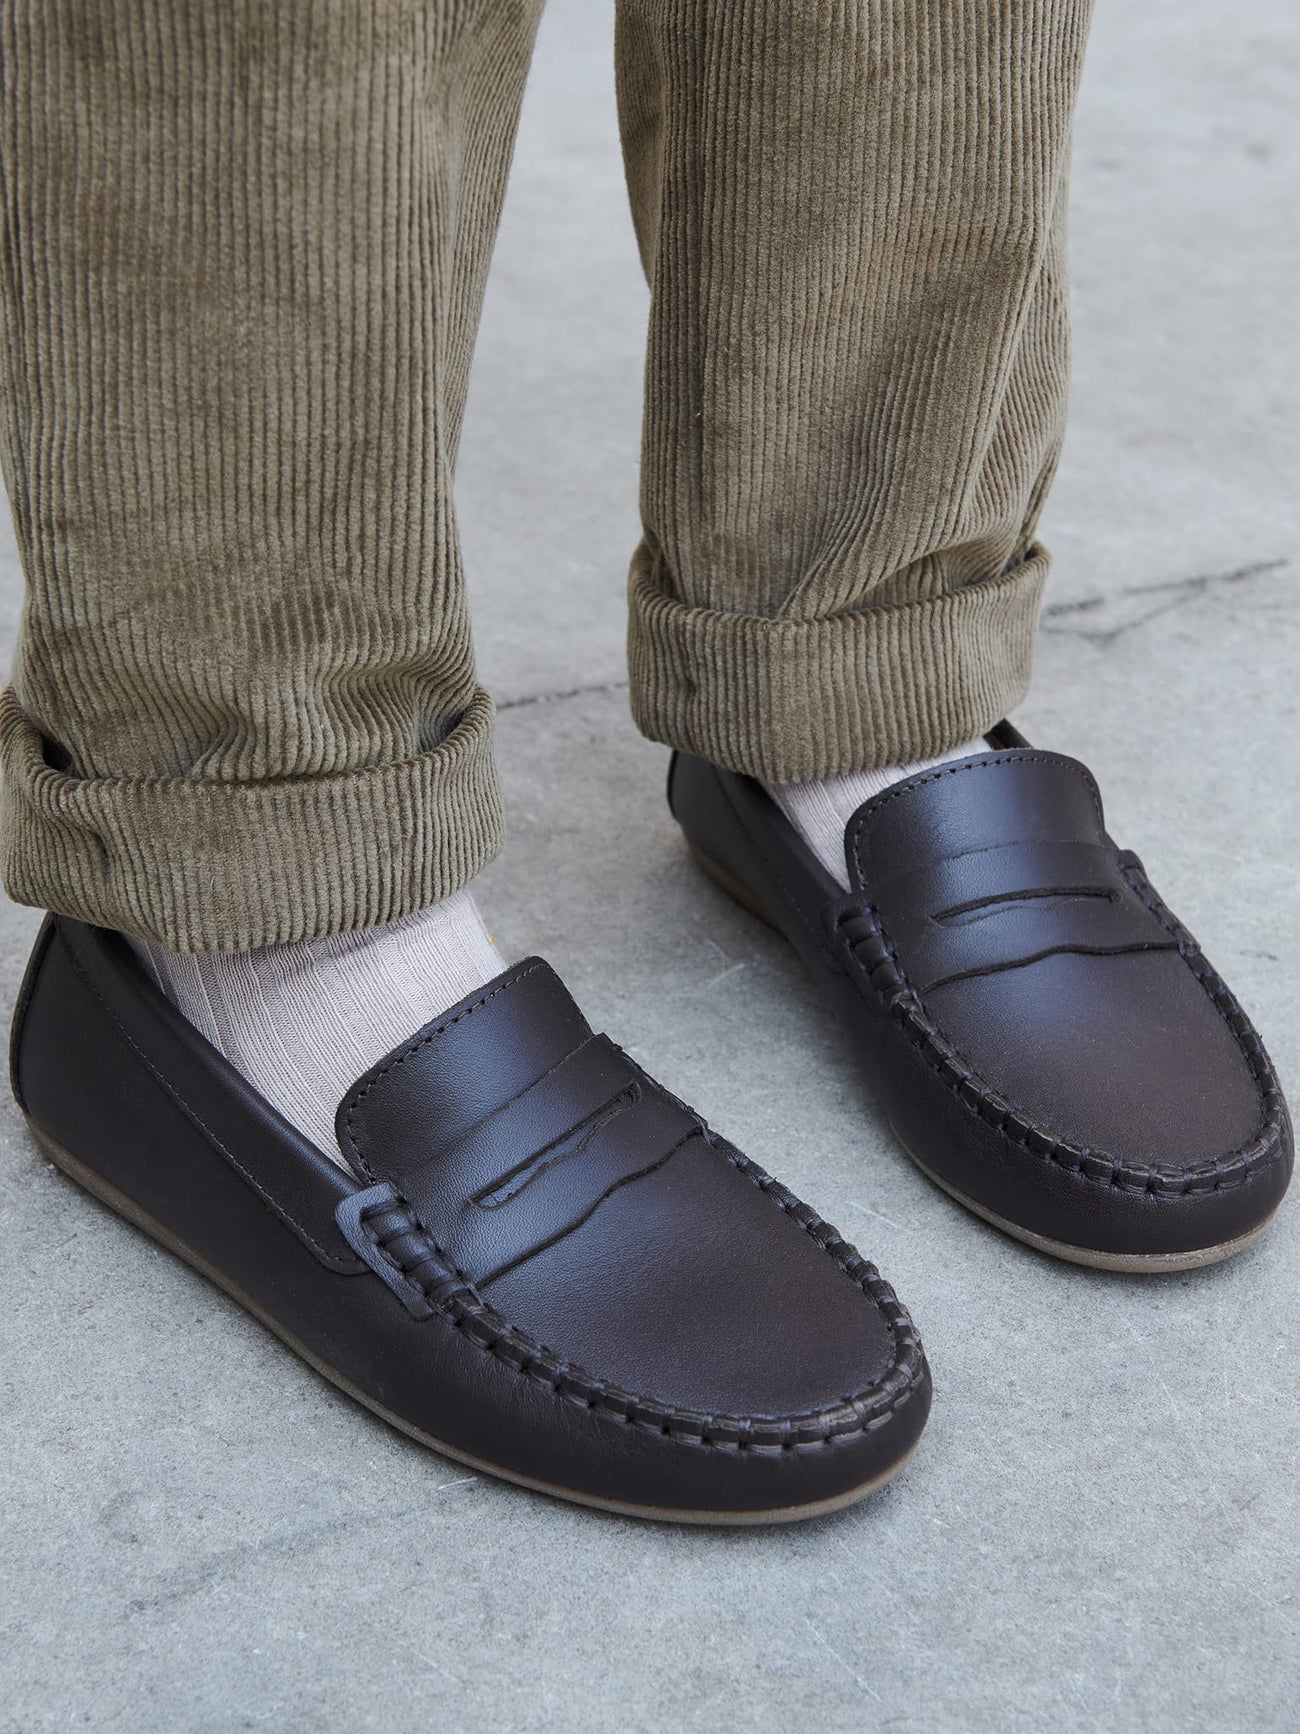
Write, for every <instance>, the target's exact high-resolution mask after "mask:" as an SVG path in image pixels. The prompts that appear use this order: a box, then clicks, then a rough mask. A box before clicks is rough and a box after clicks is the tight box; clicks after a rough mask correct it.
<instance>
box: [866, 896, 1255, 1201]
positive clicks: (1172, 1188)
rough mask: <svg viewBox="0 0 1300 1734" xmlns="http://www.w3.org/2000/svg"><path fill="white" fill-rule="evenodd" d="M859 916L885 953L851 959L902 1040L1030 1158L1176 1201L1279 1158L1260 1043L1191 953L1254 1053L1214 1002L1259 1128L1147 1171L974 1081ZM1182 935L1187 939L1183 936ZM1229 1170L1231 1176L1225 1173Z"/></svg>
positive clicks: (879, 922) (888, 943)
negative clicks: (1175, 1166)
mask: <svg viewBox="0 0 1300 1734" xmlns="http://www.w3.org/2000/svg"><path fill="white" fill-rule="evenodd" d="M1135 890H1136V887H1135ZM1153 894H1154V893H1153ZM864 913H866V914H869V915H870V916H871V918H872V919H873V920H874V922H875V924H876V926H875V936H876V937H878V938H879V940H880V942H881V944H882V946H883V947H884V950H885V956H884V957H882V958H881V959H879V960H877V962H876V963H875V964H873V965H872V966H871V967H870V968H868V967H867V966H866V965H865V964H864V963H863V962H862V960H861V959H859V958H857V957H856V954H854V961H855V962H856V963H857V964H858V968H859V969H860V970H861V972H862V974H863V975H864V976H865V977H866V979H867V983H868V985H869V986H870V987H871V989H872V991H873V992H874V993H875V994H876V996H877V997H878V998H879V999H880V1000H881V1001H882V1002H883V1003H884V1005H885V1007H886V1009H887V1010H888V1012H889V1013H890V1015H891V1016H892V1017H894V1018H895V1020H896V1021H898V1022H900V1023H901V1024H902V1025H903V1027H904V1030H905V1033H906V1034H907V1036H908V1039H910V1040H911V1041H912V1042H913V1045H914V1046H916V1047H918V1048H919V1049H920V1051H921V1053H922V1057H923V1058H924V1059H925V1060H926V1063H927V1064H928V1065H930V1067H931V1069H932V1070H934V1071H935V1072H937V1073H938V1074H939V1075H940V1082H941V1083H943V1084H945V1085H946V1086H947V1088H948V1090H949V1091H950V1093H951V1094H953V1095H955V1096H956V1097H957V1099H958V1101H959V1102H960V1103H961V1104H962V1106H963V1107H965V1108H966V1109H967V1110H968V1111H969V1112H970V1113H973V1114H975V1115H976V1116H977V1117H979V1118H981V1119H983V1120H984V1121H985V1122H986V1124H990V1125H992V1126H993V1127H994V1129H995V1130H997V1131H999V1132H1001V1133H1002V1135H1003V1136H1004V1137H1006V1138H1007V1139H1008V1140H1009V1141H1010V1142H1011V1143H1013V1144H1019V1145H1022V1146H1023V1147H1024V1148H1025V1149H1027V1150H1028V1151H1029V1153H1030V1154H1031V1155H1038V1156H1041V1157H1042V1158H1043V1159H1044V1160H1046V1161H1050V1162H1054V1163H1056V1164H1057V1165H1058V1166H1059V1167H1062V1168H1065V1169H1067V1170H1068V1171H1071V1172H1074V1173H1076V1174H1077V1175H1078V1177H1079V1179H1081V1180H1083V1181H1087V1182H1090V1183H1092V1184H1094V1185H1109V1186H1122V1185H1128V1186H1133V1187H1138V1186H1140V1187H1141V1188H1142V1189H1143V1190H1145V1191H1149V1192H1150V1193H1151V1194H1152V1195H1153V1196H1155V1197H1177V1196H1182V1195H1186V1194H1189V1193H1194V1192H1201V1191H1216V1192H1218V1191H1226V1190H1228V1189H1230V1188H1231V1187H1234V1186H1238V1185H1243V1184H1245V1183H1246V1182H1247V1181H1248V1180H1250V1178H1251V1177H1252V1175H1254V1174H1257V1173H1259V1172H1260V1171H1261V1170H1263V1169H1264V1168H1266V1167H1268V1166H1269V1165H1270V1164H1271V1163H1272V1162H1273V1161H1275V1160H1276V1159H1277V1157H1278V1156H1279V1154H1280V1152H1281V1141H1280V1140H1279V1139H1276V1138H1274V1137H1273V1136H1272V1134H1273V1132H1274V1131H1275V1130H1276V1128H1277V1126H1278V1125H1279V1124H1280V1122H1281V1105H1280V1104H1281V1093H1280V1089H1279V1087H1278V1085H1277V1080H1276V1077H1275V1075H1274V1074H1273V1071H1272V1068H1271V1066H1270V1065H1269V1063H1268V1059H1267V1055H1265V1053H1264V1049H1263V1045H1262V1043H1260V1041H1259V1037H1258V1035H1256V1034H1255V1031H1254V1029H1253V1026H1252V1025H1251V1024H1250V1021H1249V1019H1248V1018H1247V1017H1246V1015H1245V1013H1244V1012H1243V1011H1242V1010H1241V1007H1240V1006H1239V1005H1238V1004H1237V1002H1236V1000H1235V999H1234V998H1233V996H1232V994H1231V992H1230V991H1229V989H1228V988H1227V987H1226V985H1225V984H1223V982H1222V981H1221V980H1220V978H1219V977H1218V976H1217V975H1215V973H1214V971H1213V970H1212V969H1211V968H1210V966H1209V965H1208V963H1206V962H1205V959H1204V958H1203V957H1200V952H1199V950H1197V951H1196V955H1197V957H1200V960H1201V962H1202V964H1204V965H1205V972H1206V975H1208V976H1209V977H1212V978H1213V980H1214V981H1215V982H1216V983H1218V986H1219V987H1220V988H1221V989H1222V997H1223V998H1224V999H1225V1000H1226V1001H1227V1002H1228V1004H1229V1006H1230V1008H1231V1010H1232V1012H1233V1013H1235V1015H1236V1017H1237V1018H1238V1019H1239V1021H1240V1023H1241V1024H1242V1025H1243V1026H1244V1028H1245V1030H1246V1031H1248V1032H1249V1033H1250V1034H1251V1035H1252V1036H1254V1040H1255V1049H1254V1051H1253V1052H1252V1051H1251V1050H1250V1049H1249V1048H1248V1047H1247V1046H1246V1045H1245V1044H1244V1042H1243V1040H1242V1034H1241V1031H1239V1030H1238V1029H1236V1028H1234V1026H1233V1023H1232V1021H1231V1018H1230V1017H1229V1015H1228V1013H1227V1012H1225V1011H1224V1010H1223V1008H1222V1007H1221V1006H1219V1005H1218V1004H1217V1003H1216V1010H1218V1011H1219V1013H1220V1016H1222V1017H1223V1018H1224V1020H1225V1022H1227V1024H1228V1028H1229V1029H1230V1030H1231V1031H1232V1034H1233V1037H1234V1040H1235V1042H1236V1045H1237V1048H1238V1051H1239V1052H1240V1054H1241V1055H1242V1058H1243V1059H1244V1060H1245V1061H1246V1064H1247V1066H1248V1067H1249V1069H1250V1073H1251V1076H1252V1078H1253V1080H1254V1081H1255V1083H1256V1086H1257V1087H1258V1088H1260V1090H1261V1098H1262V1102H1263V1108H1264V1111H1263V1115H1262V1118H1261V1121H1260V1125H1259V1126H1258V1127H1257V1129H1256V1131H1255V1132H1254V1133H1253V1134H1252V1136H1251V1137H1250V1138H1249V1139H1247V1140H1246V1142H1245V1143H1243V1144H1241V1145H1238V1147H1237V1148H1236V1149H1235V1150H1233V1151H1230V1152H1229V1153H1228V1154H1227V1155H1225V1156H1222V1157H1216V1158H1214V1159H1213V1160H1212V1161H1210V1162H1207V1163H1202V1164H1201V1165H1199V1166H1198V1167H1196V1168H1190V1169H1183V1170H1170V1169H1161V1168H1159V1167H1153V1166H1146V1167H1141V1168H1139V1167H1135V1166H1134V1165H1132V1164H1131V1163H1126V1162H1123V1161H1120V1160H1119V1159H1118V1158H1116V1157H1112V1156H1107V1155H1106V1154H1105V1153H1104V1152H1102V1151H1098V1150H1094V1149H1091V1148H1087V1147H1084V1146H1081V1145H1073V1144H1070V1143H1069V1142H1068V1141H1067V1140H1065V1139H1062V1138H1057V1137H1055V1136H1054V1135H1053V1134H1052V1133H1050V1132H1047V1131H1045V1130H1044V1129H1043V1128H1042V1127H1040V1126H1039V1125H1038V1124H1037V1122H1036V1121H1034V1120H1033V1118H1032V1117H1031V1116H1030V1115H1029V1114H1027V1113H1025V1112H1023V1111H1022V1110H1020V1109H1018V1108H1016V1106H1015V1105H1014V1104H1013V1103H1010V1102H1008V1101H1006V1099H1005V1098H1004V1097H1002V1096H1001V1095H1000V1094H999V1093H998V1092H997V1090H995V1089H994V1087H993V1085H992V1084H990V1083H989V1082H988V1080H987V1079H985V1078H983V1077H981V1076H980V1074H979V1073H978V1072H976V1071H975V1069H974V1068H973V1067H972V1066H970V1065H969V1064H968V1062H967V1061H966V1060H965V1058H964V1056H963V1055H962V1054H961V1051H960V1049H959V1048H958V1047H957V1045H956V1044H955V1043H953V1042H951V1041H950V1040H949V1039H948V1038H947V1037H946V1036H945V1035H944V1034H943V1032H942V1030H940V1028H939V1026H938V1025H937V1024H936V1023H935V1022H934V1020H933V1019H932V1018H931V1016H930V1014H929V1013H928V1012H927V1011H926V1010H925V1007H924V1003H923V1001H922V999H921V996H920V995H919V994H918V993H917V991H916V989H915V987H913V985H912V983H911V982H910V980H909V979H908V976H907V972H906V970H905V969H904V967H903V964H902V963H901V961H900V960H899V957H898V953H897V952H896V951H895V949H894V945H893V941H892V940H891V939H890V937H889V934H888V932H887V931H886V929H885V925H884V921H883V918H882V917H881V914H880V911H879V910H878V909H876V908H875V907H874V906H870V907H869V908H868V909H867V910H865V911H864ZM1151 913H1152V914H1156V911H1155V910H1154V909H1152V911H1151ZM1184 931H1185V930H1184ZM871 937H872V935H870V934H866V935H863V936H862V938H861V939H860V940H858V941H857V942H850V945H849V949H850V952H851V953H854V945H855V944H865V943H866V941H867V939H869V938H871ZM1188 938H1189V940H1190V936H1188ZM1179 951H1180V955H1181V956H1182V958H1183V961H1184V963H1186V964H1187V965H1188V967H1189V968H1191V969H1192V973H1193V974H1194V975H1195V976H1196V978H1197V980H1198V982H1199V983H1200V985H1201V987H1202V989H1203V990H1204V991H1206V992H1207V993H1208V994H1209V997H1210V999H1211V1001H1212V1003H1215V995H1214V994H1213V993H1209V990H1208V989H1207V987H1206V977H1205V976H1204V975H1202V974H1201V972H1200V971H1199V970H1197V969H1196V968H1195V966H1194V965H1193V963H1192V960H1191V959H1190V958H1189V957H1188V956H1187V954H1186V952H1185V951H1184V950H1183V949H1182V947H1181V946H1180V948H1179ZM882 963H888V964H889V966H890V967H891V969H892V970H893V972H894V977H895V979H894V980H893V981H892V982H889V983H887V984H886V987H885V988H884V989H882V988H881V987H878V986H877V985H876V983H875V981H874V980H873V979H872V977H873V976H874V975H875V974H876V973H877V972H878V971H879V969H880V967H881V964H882ZM891 988H892V989H894V990H895V991H894V992H893V993H892V994H891V993H889V992H888V991H887V990H888V989H891ZM953 1062H956V1064H957V1065H958V1066H960V1067H961V1068H962V1075H959V1076H948V1075H945V1071H946V1068H947V1067H948V1066H949V1065H950V1064H952V1063H953ZM1012 1120H1015V1121H1018V1122H1020V1123H1021V1124H1022V1125H1023V1127H1024V1131H1023V1133H1018V1132H1016V1131H1013V1129H1012V1127H1011V1126H1010V1124H1009V1122H1010V1121H1012ZM1031 1138H1037V1139H1039V1140H1041V1141H1042V1142H1043V1143H1045V1144H1046V1145H1047V1148H1045V1149H1034V1148H1033V1146H1032V1145H1031V1143H1030V1140H1031ZM1089 1163H1091V1164H1094V1165H1096V1166H1097V1167H1101V1168H1104V1169H1105V1170H1106V1172H1103V1173H1098V1172H1095V1171H1091V1170H1089V1168H1088V1167H1087V1166H1085V1165H1086V1164H1089ZM1234 1169H1235V1170H1239V1171H1238V1172H1232V1170H1234ZM1211 1177H1213V1180H1214V1184H1213V1186H1212V1187H1202V1186H1198V1185H1196V1184H1195V1183H1196V1182H1198V1181H1201V1180H1206V1179H1210V1178H1211Z"/></svg>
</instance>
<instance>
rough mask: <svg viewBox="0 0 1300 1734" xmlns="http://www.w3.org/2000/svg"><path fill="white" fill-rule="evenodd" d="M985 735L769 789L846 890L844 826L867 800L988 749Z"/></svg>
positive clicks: (809, 844) (822, 861)
mask: <svg viewBox="0 0 1300 1734" xmlns="http://www.w3.org/2000/svg"><path fill="white" fill-rule="evenodd" d="M988 750H989V744H988V742H987V741H986V740H984V739H983V738H982V737H981V738H979V739H977V740H973V741H967V742H966V744H965V746H961V747H954V748H953V749H952V751H951V752H950V753H942V754H940V756H939V757H938V758H937V759H921V760H919V761H918V762H917V763H916V764H914V765H891V766H889V767H887V768H886V769H884V770H879V771H850V772H849V774H848V776H846V777H826V778H824V779H823V780H822V781H821V782H817V783H768V784H767V792H768V794H770V795H771V797H772V799H773V800H774V801H775V802H776V804H777V806H778V807H780V809H781V811H782V812H783V813H784V814H785V816H786V818H787V819H789V821H790V823H791V824H792V825H793V826H794V828H795V830H796V831H798V832H799V834H800V836H801V837H802V838H803V840H804V842H805V843H807V845H808V847H809V848H810V849H811V850H812V852H813V854H814V855H816V857H817V859H818V860H819V861H820V862H821V864H822V866H823V867H825V868H826V870H827V871H828V872H830V873H833V874H834V875H835V877H836V878H837V879H838V880H839V882H840V884H841V885H842V886H843V887H844V889H845V890H846V891H847V890H848V887H849V875H848V868H847V867H846V865H845V861H844V830H845V827H846V826H847V824H848V822H849V820H850V819H851V818H852V817H853V815H854V814H855V813H856V812H857V810H858V808H859V807H860V806H861V805H862V803H863V802H864V801H869V800H870V799H871V797H872V795H879V794H882V793H883V792H884V790H886V789H887V788H888V787H889V785H890V784H891V783H901V782H902V780H903V778H904V777H913V776H915V775H916V773H917V772H918V771H928V770H932V769H933V768H934V766H936V765H946V764H949V763H950V762H951V761H952V760H953V759H968V758H969V757H970V756H971V754H972V753H986V752H987V751H988Z"/></svg>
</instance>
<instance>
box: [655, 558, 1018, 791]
mask: <svg viewBox="0 0 1300 1734" xmlns="http://www.w3.org/2000/svg"><path fill="white" fill-rule="evenodd" d="M1047 568H1048V555H1047V550H1046V549H1045V548H1043V547H1041V546H1040V545H1038V544H1035V545H1034V546H1033V547H1032V548H1030V549H1029V551H1028V553H1027V554H1026V556H1025V558H1024V559H1023V560H1022V561H1020V562H1019V563H1018V564H1017V565H1016V566H1015V567H1014V568H1013V569H1012V570H1011V571H1009V572H1006V573H1004V574H1003V575H1002V576H1000V577H997V578H989V579H985V580H983V581H981V582H977V583H972V584H967V585H964V586H962V587H961V588H960V589H956V590H951V591H947V592H945V593H944V594H943V595H940V596H936V597H932V598H928V599H926V600H925V601H920V602H912V603H907V604H905V605H903V606H900V607H891V608H865V609H861V610H859V611H856V612H852V613H846V614H837V615H833V616H831V617H830V618H829V619H825V620H793V619H788V618H775V619H773V618H764V617H761V616H756V615H748V614H725V613H720V612H718V611H717V610H715V609H711V608H693V607H691V606H690V605H689V604H688V603H685V602H681V601H679V600H678V599H677V598H675V597H674V596H672V595H671V594H670V593H669V591H668V589H667V587H666V585H665V582H664V577H663V574H662V572H661V571H660V570H658V569H657V567H656V563H655V560H654V558H653V556H652V554H651V553H650V551H649V550H648V549H647V548H646V547H645V545H644V544H643V545H642V547H641V548H639V549H638V550H637V554H636V556H635V558H634V559H633V562H632V571H631V576H630V580H629V623H628V663H629V668H630V672H631V683H632V714H633V716H634V718H635V719H636V724H637V727H638V728H639V729H640V730H641V732H642V733H643V734H645V735H648V736H649V737H650V738H651V740H657V741H663V742H664V743H665V744H666V745H668V746H673V747H680V748H681V749H682V750H683V751H685V752H691V753H696V754H698V755H699V756H700V757H701V758H706V759H711V760H712V761H713V762H714V763H715V764H719V765H724V766H725V767H726V768H727V769H728V770H732V771H742V772H744V773H746V774H747V775H749V776H752V777H761V778H762V779H763V780H764V781H765V782H773V783H777V782H780V783H785V782H806V781H808V780H810V779H812V778H818V777H834V776H842V775H844V774H845V773H846V772H848V771H857V770H866V769H868V768H874V767H877V766H882V765H902V764H908V763H911V762H913V761H915V760H917V759H924V758H930V757H932V756H934V755H935V754H937V753H942V752H944V751H946V750H948V749H949V748H951V747H954V746H957V745H959V744H960V743H961V742H963V741H967V740H970V739H972V738H973V737H974V736H976V735H979V734H981V733H983V732H984V731H985V730H986V729H988V728H990V727H991V726H992V725H993V724H994V723H995V722H997V721H998V719H999V718H1000V717H1002V716H1005V714H1006V713H1007V712H1008V711H1009V710H1010V709H1011V708H1012V707H1013V706H1014V705H1016V704H1018V703H1019V702H1020V700H1021V699H1022V698H1023V697H1024V695H1025V692H1026V690H1027V688H1028V686H1029V676H1030V668H1031V665H1032V661H1033V647H1034V636H1035V631H1036V628H1037V623H1038V612H1039V608H1040V605H1041V601H1042V592H1043V584H1044V581H1045V580H1046V577H1047Z"/></svg>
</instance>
